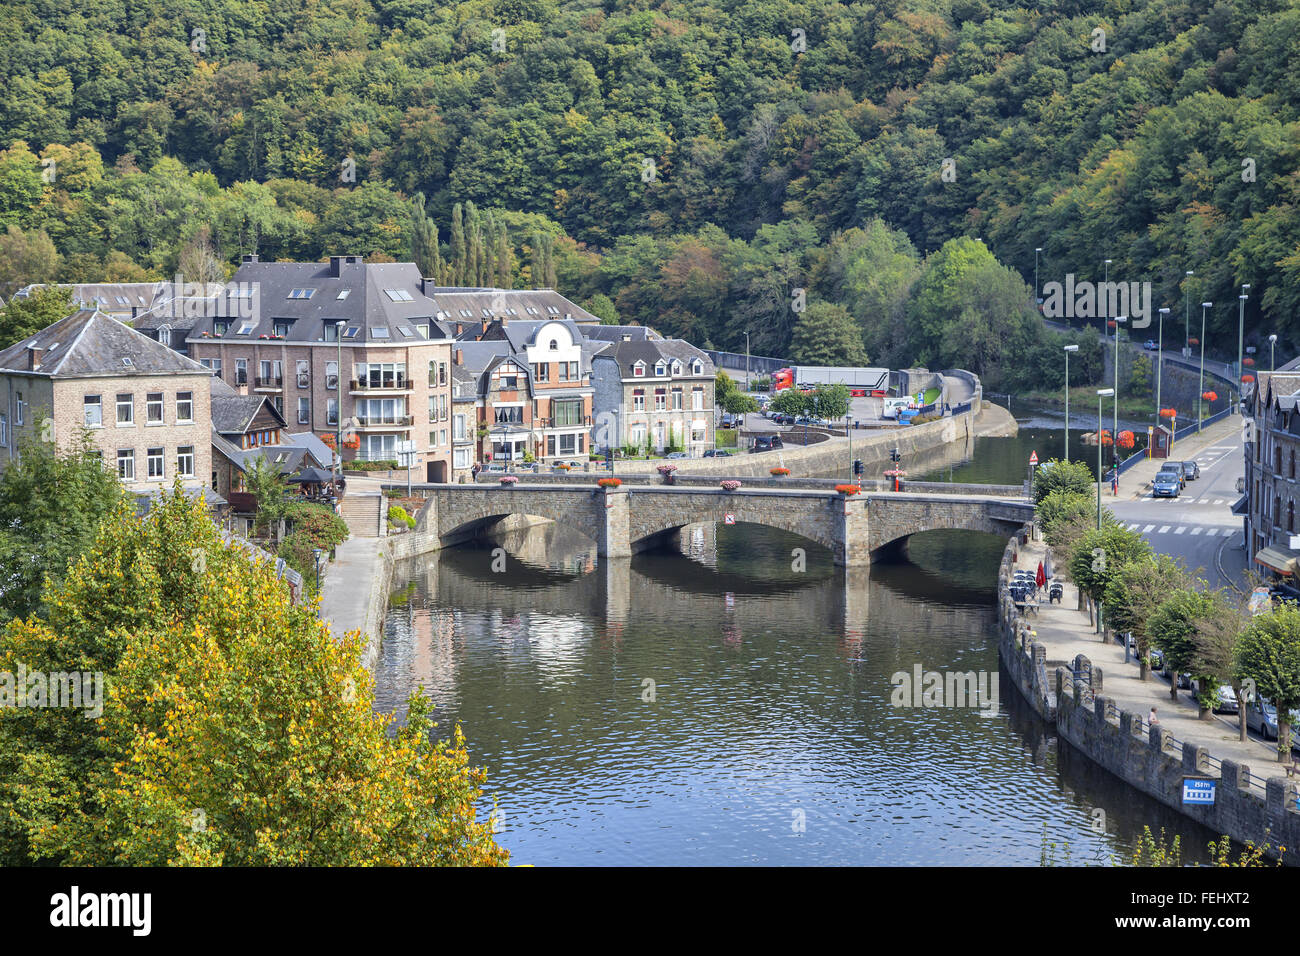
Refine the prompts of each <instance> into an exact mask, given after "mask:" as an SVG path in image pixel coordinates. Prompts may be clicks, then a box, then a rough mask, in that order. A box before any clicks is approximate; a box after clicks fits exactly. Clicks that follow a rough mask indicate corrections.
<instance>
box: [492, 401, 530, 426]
mask: <svg viewBox="0 0 1300 956" xmlns="http://www.w3.org/2000/svg"><path fill="white" fill-rule="evenodd" d="M492 417H493V420H494V421H495V422H496V423H497V424H498V425H522V424H523V421H524V408H523V406H522V405H498V406H497V407H496V408H494V409H492Z"/></svg>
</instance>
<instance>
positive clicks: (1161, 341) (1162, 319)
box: [1156, 309, 1169, 425]
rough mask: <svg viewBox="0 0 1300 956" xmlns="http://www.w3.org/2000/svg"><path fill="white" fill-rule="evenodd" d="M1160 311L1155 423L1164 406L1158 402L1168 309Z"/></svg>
mask: <svg viewBox="0 0 1300 956" xmlns="http://www.w3.org/2000/svg"><path fill="white" fill-rule="evenodd" d="M1158 311H1159V312H1160V339H1159V341H1158V342H1157V343H1156V424H1157V425H1159V424H1160V411H1161V409H1162V408H1163V407H1164V406H1163V405H1161V403H1160V381H1161V379H1162V378H1163V377H1164V371H1165V316H1166V315H1168V314H1169V310H1168V309H1159V310H1158Z"/></svg>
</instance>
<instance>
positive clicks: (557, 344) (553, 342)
mask: <svg viewBox="0 0 1300 956" xmlns="http://www.w3.org/2000/svg"><path fill="white" fill-rule="evenodd" d="M559 349H560V341H559V339H551V351H552V352H558V351H559Z"/></svg>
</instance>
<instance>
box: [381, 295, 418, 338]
mask: <svg viewBox="0 0 1300 956" xmlns="http://www.w3.org/2000/svg"><path fill="white" fill-rule="evenodd" d="M384 295H386V296H388V297H389V298H390V299H392V300H393V301H394V302H413V301H414V299H412V298H411V293H409V292H407V291H406V290H405V289H385V290H384ZM372 331H373V330H372Z"/></svg>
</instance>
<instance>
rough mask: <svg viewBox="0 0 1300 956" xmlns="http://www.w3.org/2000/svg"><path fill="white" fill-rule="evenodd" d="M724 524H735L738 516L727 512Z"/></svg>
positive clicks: (723, 519)
mask: <svg viewBox="0 0 1300 956" xmlns="http://www.w3.org/2000/svg"><path fill="white" fill-rule="evenodd" d="M722 522H723V524H735V523H736V516H735V515H733V514H731V512H727V514H725V515H723V517H722Z"/></svg>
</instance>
